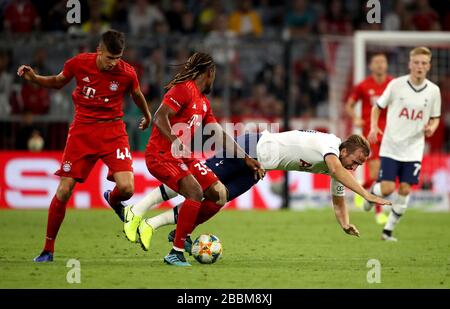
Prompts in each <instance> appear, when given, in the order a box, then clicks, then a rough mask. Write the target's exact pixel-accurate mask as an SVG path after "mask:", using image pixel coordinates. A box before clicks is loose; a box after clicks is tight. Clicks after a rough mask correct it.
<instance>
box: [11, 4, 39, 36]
mask: <svg viewBox="0 0 450 309" xmlns="http://www.w3.org/2000/svg"><path fill="white" fill-rule="evenodd" d="M39 25H40V18H39V15H38V13H37V11H36V9H35V7H34V6H33V4H32V3H31V2H30V1H29V0H14V1H11V2H10V3H9V5H7V6H6V7H5V11H4V13H3V27H4V29H5V30H6V31H9V32H12V33H30V32H31V31H33V30H36V29H37V28H38V27H39Z"/></svg>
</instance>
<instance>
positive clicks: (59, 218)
mask: <svg viewBox="0 0 450 309" xmlns="http://www.w3.org/2000/svg"><path fill="white" fill-rule="evenodd" d="M66 204H67V202H61V201H60V200H59V199H58V198H57V197H56V195H55V196H54V197H53V199H52V202H51V204H50V208H49V210H48V219H47V234H46V237H45V246H44V250H46V251H50V252H52V253H53V252H54V251H55V239H56V235H58V231H59V227H60V226H61V224H62V222H63V220H64V216H65V214H66Z"/></svg>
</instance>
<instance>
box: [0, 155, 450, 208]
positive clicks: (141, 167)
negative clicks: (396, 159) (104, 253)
mask: <svg viewBox="0 0 450 309" xmlns="http://www.w3.org/2000/svg"><path fill="white" fill-rule="evenodd" d="M60 160H61V152H42V153H30V152H0V208H13V209H33V208H47V207H48V206H49V204H50V201H51V199H52V198H53V195H54V194H55V191H56V188H57V186H58V183H59V177H58V176H55V175H54V172H55V171H56V170H57V169H58V168H59V166H60V164H61V163H60ZM133 162H134V163H133V167H134V174H135V194H134V196H133V197H132V198H131V199H130V200H129V201H128V203H129V204H133V203H135V202H137V201H139V200H140V199H142V198H143V197H144V196H145V195H146V194H148V193H149V192H150V191H151V190H153V189H154V188H156V187H157V186H158V185H159V184H160V182H159V181H158V180H156V179H155V178H154V177H153V176H152V175H151V174H150V173H149V172H148V170H147V167H146V165H145V160H144V155H143V154H142V153H133ZM107 173H108V168H107V167H106V166H105V165H104V164H103V163H102V162H101V161H99V162H97V164H96V166H95V168H94V169H93V170H92V172H91V174H90V175H89V177H88V179H87V181H86V182H85V183H82V184H77V186H76V187H75V190H74V193H73V196H72V198H71V199H70V201H69V204H68V207H75V208H104V207H108V206H107V204H106V202H105V200H104V199H103V192H104V191H105V190H107V189H112V188H113V187H114V183H113V182H110V181H108V180H106V176H107ZM290 175H291V176H290V191H291V192H292V193H293V194H296V193H297V194H307V193H311V192H313V191H318V190H328V189H329V177H328V176H325V175H314V174H309V173H299V172H292V173H291V174H290ZM282 176H283V173H282V172H280V171H272V172H269V173H268V174H267V177H266V178H265V179H264V180H263V181H260V182H259V183H258V184H257V185H256V186H254V187H253V188H252V189H251V190H249V191H248V192H247V193H245V194H243V195H242V196H240V197H238V198H237V199H235V200H234V201H232V202H230V203H228V205H227V208H236V209H255V208H256V209H277V208H279V207H280V206H281V202H282V201H281V197H280V195H279V194H278V193H277V191H279V188H280V182H281V181H282V179H283V178H282ZM422 184H425V185H429V186H432V187H433V189H434V190H435V191H437V192H442V193H449V192H450V155H431V156H426V157H425V158H424V160H423V166H422V171H421V184H419V186H421V185H422ZM181 201H182V198H181V197H177V198H175V199H173V200H171V201H170V202H166V203H163V204H162V205H160V206H159V207H168V206H174V205H176V204H177V203H179V202H181Z"/></svg>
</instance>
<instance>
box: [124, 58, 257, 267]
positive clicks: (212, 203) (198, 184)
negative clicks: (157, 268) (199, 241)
mask: <svg viewBox="0 0 450 309" xmlns="http://www.w3.org/2000/svg"><path fill="white" fill-rule="evenodd" d="M215 72H216V66H215V64H214V61H213V59H212V58H211V56H210V55H208V54H205V53H200V52H197V53H195V54H193V55H192V56H191V57H190V58H189V59H188V60H187V62H186V63H185V64H183V67H182V68H181V70H180V72H178V74H176V75H175V77H174V78H173V79H172V80H171V81H170V82H169V84H168V85H167V86H166V88H167V89H169V90H168V92H167V93H166V94H165V96H164V99H163V101H162V104H161V105H160V107H159V108H158V110H157V111H156V113H155V116H154V124H155V125H154V126H153V128H152V133H151V136H150V140H149V142H148V144H147V148H146V151H145V159H146V163H147V168H148V170H149V171H150V173H151V174H152V175H153V176H155V177H156V178H157V179H158V180H160V181H161V182H163V183H164V184H166V185H167V186H168V187H170V188H171V189H173V190H174V191H176V192H178V193H180V194H181V195H183V196H184V197H185V198H186V200H185V201H184V202H183V206H182V207H181V209H180V212H179V213H178V220H177V229H176V234H175V239H174V244H173V249H172V250H171V251H170V253H169V254H168V255H167V256H165V258H164V261H165V262H166V263H167V264H169V265H176V266H190V264H189V263H188V262H186V259H185V257H184V254H183V252H184V242H185V240H186V238H189V235H190V234H191V233H192V231H193V230H194V228H195V226H196V225H198V224H200V223H201V222H204V221H206V220H208V219H209V218H210V217H212V216H213V215H214V214H215V213H217V212H218V211H219V210H220V208H221V207H222V206H223V205H225V203H226V201H227V196H228V192H227V189H226V187H225V186H224V184H223V183H222V182H220V181H219V179H218V178H217V176H216V175H215V174H214V173H213V172H212V171H211V169H209V168H208V167H207V166H206V165H205V164H204V163H203V162H200V161H199V160H198V159H196V158H194V157H193V156H192V155H191V153H190V149H189V146H188V143H189V142H190V139H191V137H193V136H194V133H195V131H196V130H197V128H200V130H201V127H202V126H203V125H205V126H206V125H208V127H209V129H213V130H214V132H215V133H216V134H217V135H216V136H219V139H218V140H219V142H220V143H225V147H226V149H227V151H230V152H228V153H232V154H234V155H236V156H237V157H240V158H244V160H245V164H246V166H247V167H248V168H250V169H251V170H252V171H254V174H255V177H256V178H262V177H263V176H264V170H263V169H262V168H261V165H260V164H259V163H258V162H257V161H256V160H254V159H253V158H251V157H250V156H249V155H248V154H247V153H245V151H244V150H243V149H242V148H241V147H240V146H239V145H238V144H237V143H236V142H235V140H234V139H233V138H231V136H229V135H228V134H226V133H225V131H224V130H223V129H222V127H221V126H220V125H219V124H217V121H216V119H215V117H214V115H213V113H212V110H211V106H210V103H209V101H208V99H207V97H206V96H205V95H206V94H208V93H210V92H211V88H212V85H213V82H214V78H215ZM180 128H181V129H183V130H184V131H182V133H181V134H180ZM186 137H187V139H186ZM231 151H232V152H231ZM132 211H133V209H132V208H129V209H128V207H127V209H126V210H125V222H129V220H133V218H135V215H134V214H133V212H132ZM138 221H139V220H138ZM200 221H201V222H200ZM199 222H200V223H199ZM138 231H139V233H140V235H141V236H143V237H148V235H147V236H145V235H146V234H148V233H150V234H152V233H153V231H152V228H151V226H149V225H148V224H147V223H146V222H145V220H142V221H140V225H139V228H138ZM132 238H133V240H135V238H136V235H133V237H132Z"/></svg>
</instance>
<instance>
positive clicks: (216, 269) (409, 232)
mask: <svg viewBox="0 0 450 309" xmlns="http://www.w3.org/2000/svg"><path fill="white" fill-rule="evenodd" d="M156 213H157V212H152V213H151V214H156ZM351 218H352V220H351V222H352V223H354V224H356V225H357V227H358V228H359V230H360V232H361V237H360V238H356V237H352V236H348V235H346V234H345V233H344V232H343V231H341V229H340V228H339V227H338V225H337V224H336V221H335V218H334V214H333V211H332V210H331V209H326V210H310V211H305V212H295V211H222V212H221V213H219V215H217V216H216V217H214V218H213V219H212V220H210V221H209V222H207V223H205V224H204V225H201V226H199V227H198V228H197V229H196V231H194V236H196V235H198V234H199V233H203V232H211V233H213V234H215V235H217V236H218V237H219V238H220V239H221V241H222V243H223V246H224V254H223V256H222V259H221V260H219V261H218V262H217V263H216V264H213V265H201V264H198V263H197V262H196V261H195V260H194V259H193V258H192V257H189V258H188V260H189V261H190V262H191V263H192V267H190V268H178V267H173V266H168V265H165V264H163V262H162V258H163V257H164V255H165V254H166V253H167V252H168V251H169V249H170V245H169V243H168V242H167V238H166V237H167V233H168V232H169V231H170V229H171V228H172V227H164V228H161V229H160V230H158V231H157V232H156V234H155V235H154V238H153V242H152V248H151V251H149V252H144V251H142V249H141V248H140V246H139V245H137V244H131V243H129V242H127V241H126V240H125V237H124V235H123V234H122V229H121V228H122V225H121V223H120V222H119V221H118V219H117V217H116V216H115V214H113V212H111V211H109V210H68V211H67V214H66V218H65V221H64V223H63V225H62V228H61V230H60V234H59V236H58V240H57V243H56V255H55V262H53V263H46V264H36V263H33V262H32V258H33V257H34V256H36V255H37V254H38V253H39V252H40V250H41V249H42V245H43V241H44V239H43V238H44V232H45V224H46V220H47V211H19V210H2V211H0V235H1V241H0V288H449V287H450V214H449V213H423V212H417V211H414V210H411V211H408V212H407V213H406V214H405V216H404V218H403V219H402V222H401V223H400V224H399V225H398V227H397V230H396V233H395V236H397V237H398V238H399V240H400V241H399V242H398V243H386V242H382V241H381V240H380V239H379V236H380V230H381V227H380V226H378V225H376V224H375V222H374V218H373V214H368V213H363V212H352V213H351ZM69 259H77V260H79V262H80V269H81V283H78V284H69V283H68V282H67V280H66V275H67V272H68V271H69V270H70V268H68V267H67V266H66V263H67V261H68V260H69ZM369 259H377V260H379V261H380V263H381V283H372V284H371V283H368V282H367V273H368V271H370V268H368V267H367V261H368V260H369Z"/></svg>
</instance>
